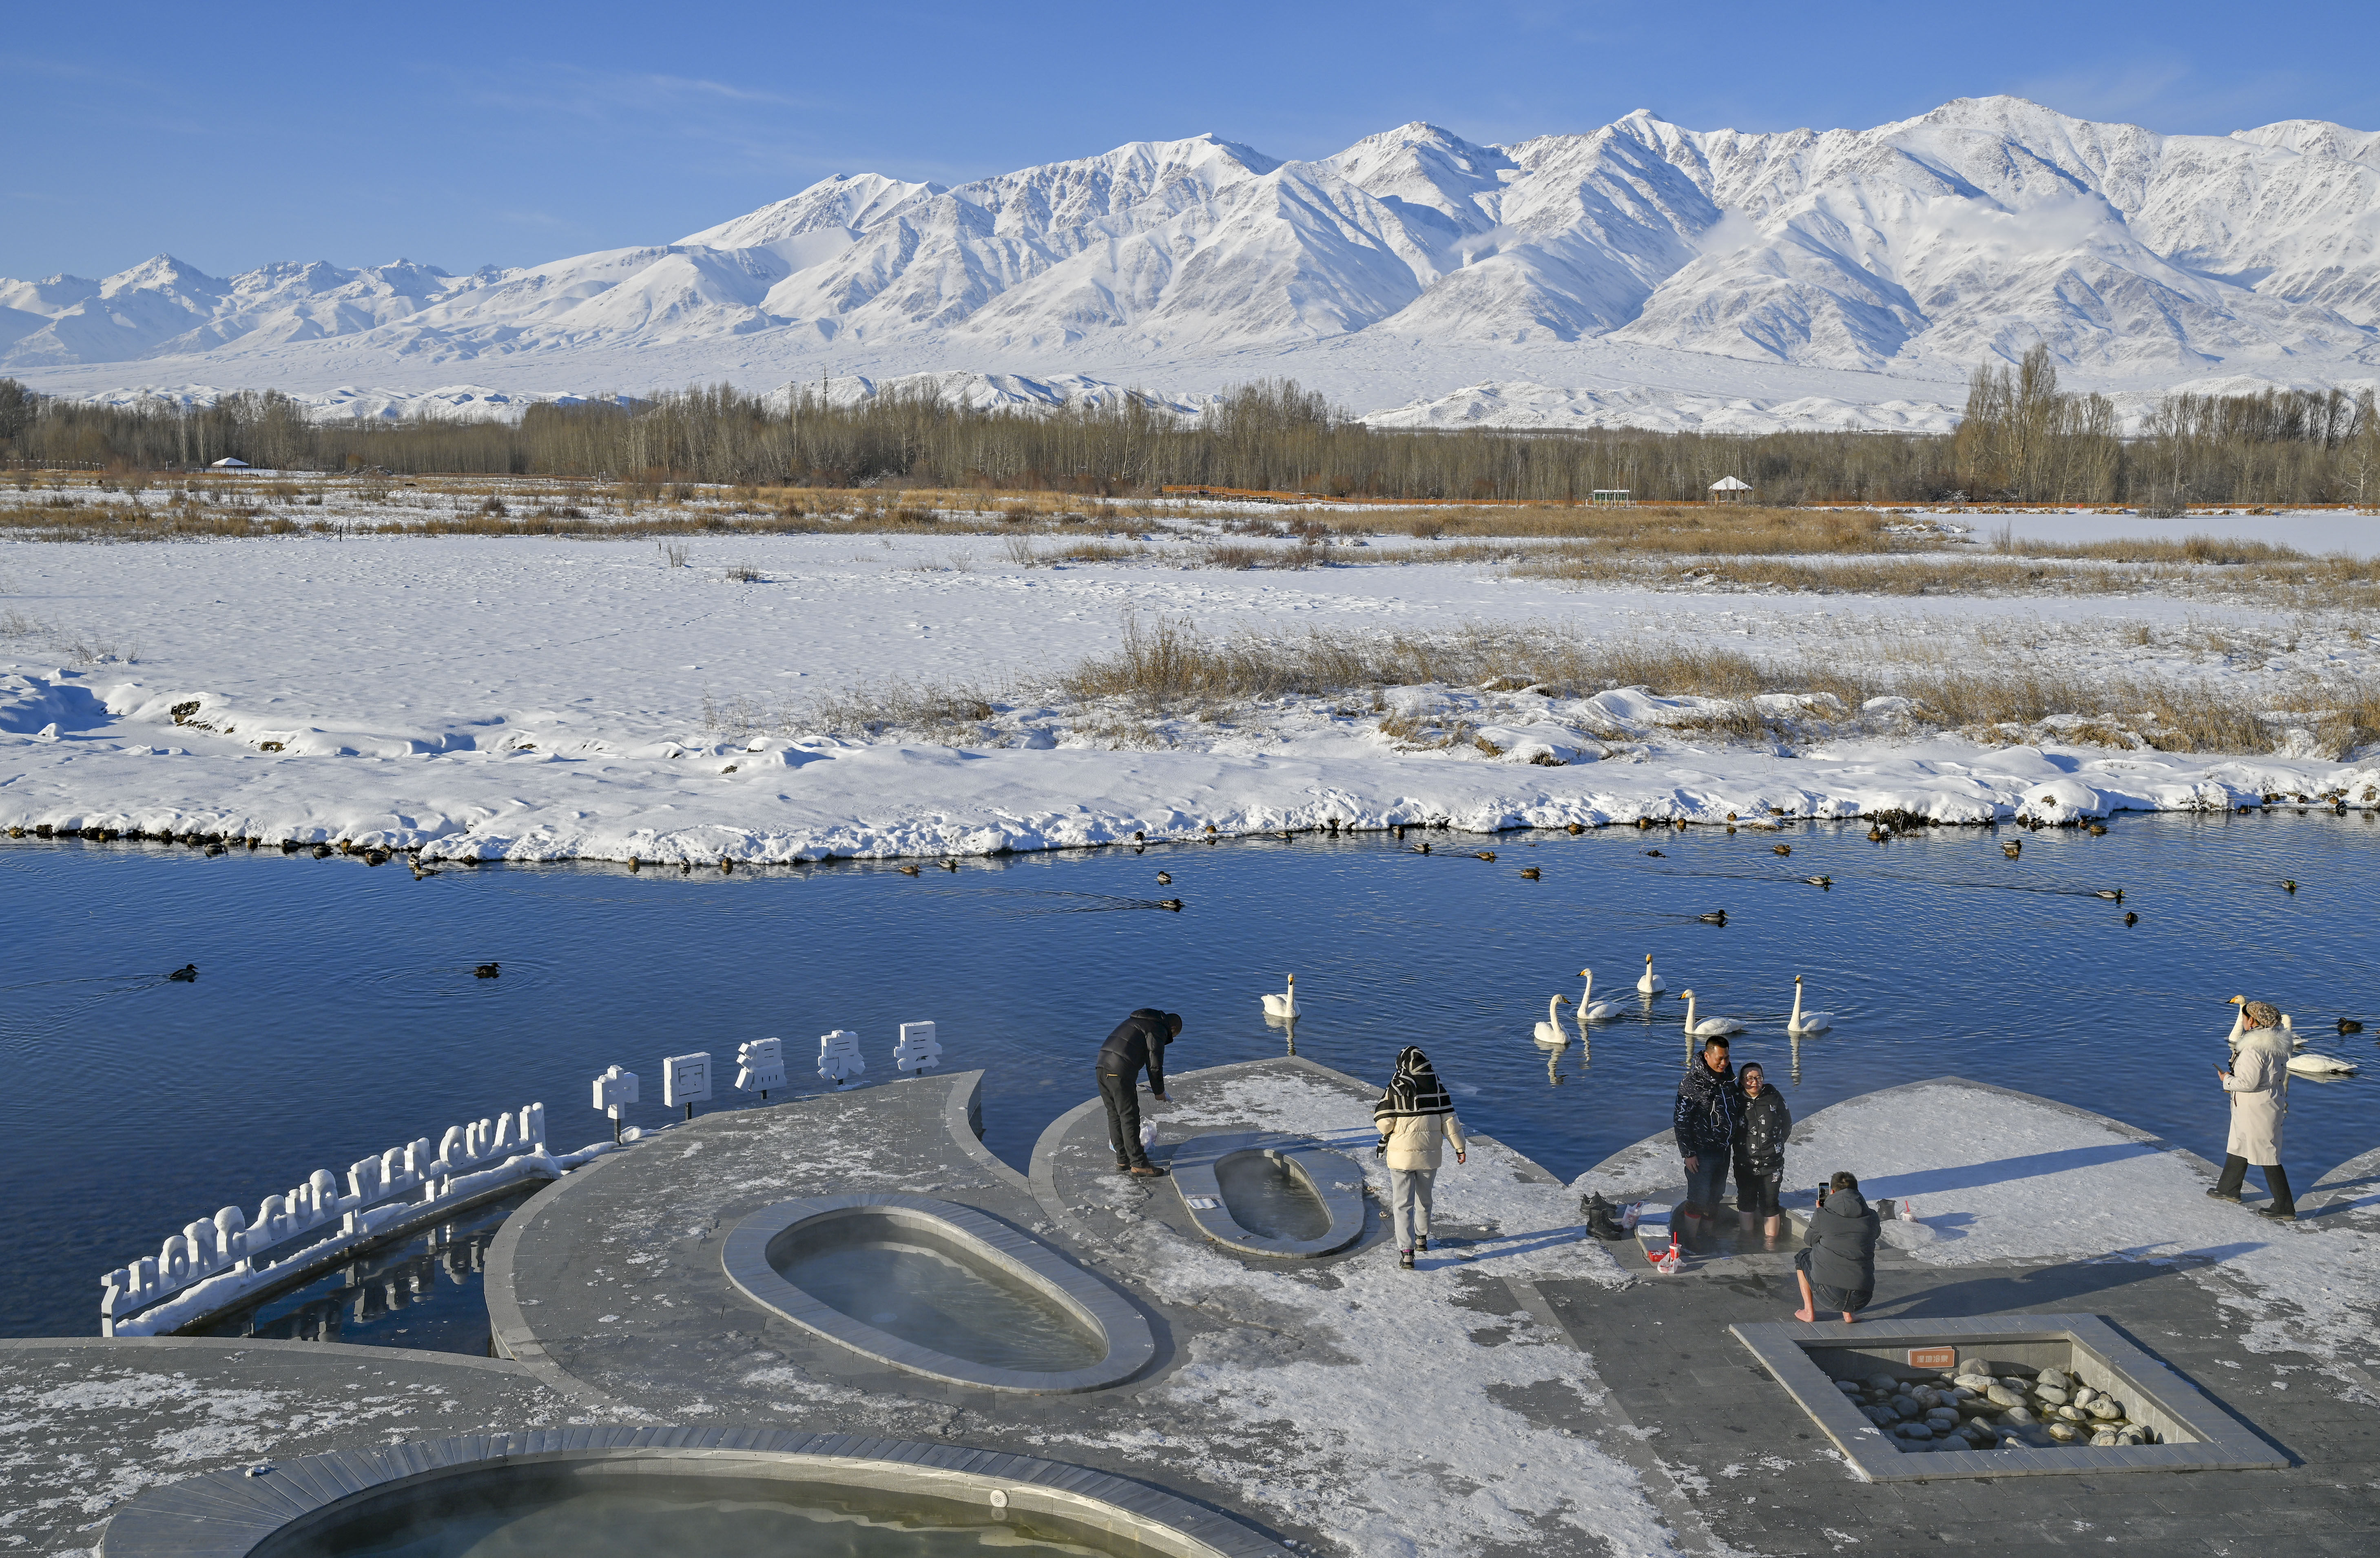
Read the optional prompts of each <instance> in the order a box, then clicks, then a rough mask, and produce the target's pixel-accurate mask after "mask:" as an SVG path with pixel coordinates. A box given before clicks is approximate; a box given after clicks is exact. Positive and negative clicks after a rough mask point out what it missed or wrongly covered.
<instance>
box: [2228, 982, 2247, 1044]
mask: <svg viewBox="0 0 2380 1558" xmlns="http://www.w3.org/2000/svg"><path fill="white" fill-rule="evenodd" d="M2229 1004H2231V1005H2233V1006H2236V1007H2238V1008H2239V1010H2237V1011H2235V1012H2233V1013H2232V1014H2231V1031H2230V1032H2228V1033H2227V1034H2225V1035H2224V1036H2223V1041H2224V1042H2225V1043H2227V1044H2228V1045H2230V1046H2231V1053H2233V1054H2235V1055H2236V1054H2238V1053H2240V1040H2242V1039H2245V1038H2246V1037H2247V1036H2248V998H2247V997H2246V996H2244V995H2235V996H2233V997H2232V998H2231V1000H2230V1002H2229Z"/></svg>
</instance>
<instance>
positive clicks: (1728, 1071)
mask: <svg viewBox="0 0 2380 1558" xmlns="http://www.w3.org/2000/svg"><path fill="white" fill-rule="evenodd" d="M1738 1098H1739V1095H1738V1093H1737V1092H1736V1088H1735V1067H1734V1066H1732V1065H1729V1064H1728V1063H1727V1041H1726V1040H1724V1039H1706V1040H1705V1041H1703V1053H1702V1058H1701V1059H1700V1060H1697V1061H1695V1062H1694V1063H1693V1064H1691V1065H1688V1066H1687V1067H1686V1074H1685V1076H1684V1077H1682V1078H1680V1080H1679V1082H1678V1106H1677V1108H1676V1110H1675V1111H1673V1112H1672V1114H1671V1115H1670V1126H1671V1127H1672V1128H1673V1129H1674V1130H1675V1131H1676V1133H1677V1138H1678V1156H1679V1157H1681V1158H1682V1159H1684V1160H1685V1164H1686V1199H1685V1200H1684V1202H1683V1203H1682V1204H1681V1205H1680V1206H1679V1208H1678V1212H1679V1216H1680V1219H1681V1223H1682V1221H1683V1220H1684V1219H1686V1218H1709V1217H1717V1216H1718V1212H1719V1198H1720V1197H1721V1196H1723V1195H1725V1194H1726V1192H1727V1170H1728V1160H1729V1156H1730V1153H1731V1152H1733V1150H1734V1148H1735V1117H1736V1105H1737V1102H1738ZM1681 1231H1683V1230H1682V1228H1681Z"/></svg>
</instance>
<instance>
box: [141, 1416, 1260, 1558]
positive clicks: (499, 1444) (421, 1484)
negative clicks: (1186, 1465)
mask: <svg viewBox="0 0 2380 1558" xmlns="http://www.w3.org/2000/svg"><path fill="white" fill-rule="evenodd" d="M99 1551H100V1552H101V1554H102V1555H103V1558H556V1555H567V1558H647V1555H650V1554H652V1553H662V1552H698V1553H700V1554H702V1555H703V1558H961V1555H963V1554H981V1553H985V1552H993V1551H997V1552H1003V1553H1005V1552H1017V1553H1025V1554H1036V1553H1046V1554H1066V1555H1068V1558H1284V1555H1283V1553H1282V1550H1281V1548H1280V1547H1279V1546H1278V1545H1276V1544H1275V1543H1273V1542H1271V1541H1269V1540H1266V1539H1265V1538H1264V1537H1263V1536H1261V1535H1259V1534H1258V1533H1257V1532H1256V1531H1254V1530H1252V1529H1250V1528H1247V1527H1245V1526H1243V1525H1241V1524H1240V1523H1239V1522H1237V1521H1235V1520H1233V1519H1231V1518H1230V1517H1228V1516H1226V1515H1219V1514H1217V1513H1216V1512H1214V1511H1212V1510H1209V1509H1206V1508H1202V1507H1200V1506H1196V1505H1193V1504H1189V1503H1184V1501H1182V1500H1180V1499H1177V1498H1175V1497H1173V1496H1172V1494H1170V1493H1166V1492H1164V1491H1161V1490H1159V1489H1156V1488H1152V1487H1150V1486H1148V1485H1147V1484H1146V1483H1141V1482H1128V1481H1125V1480H1123V1479H1120V1478H1114V1477H1109V1476H1106V1475H1104V1474H1101V1473H1099V1472H1094V1471H1091V1470H1088V1469H1087V1468H1086V1467H1076V1466H1068V1465H1064V1464H1062V1463H1059V1462H1053V1461H1042V1460H1035V1459H1032V1458H1029V1457H1026V1456H1022V1455H999V1454H993V1453H990V1452H985V1451H978V1450H968V1449H965V1447H962V1446H957V1445H952V1444H947V1443H945V1444H938V1445H928V1444H908V1443H901V1442H893V1441H888V1440H880V1439H856V1438H851V1437H846V1436H843V1435H835V1434H815V1433H801V1432H796V1431H793V1430H772V1429H715V1428H714V1429H687V1428H643V1429H626V1428H577V1429H566V1430H565V1429H557V1430H535V1431H530V1432H524V1433H497V1434H475V1435H471V1436H469V1437H467V1438H458V1439H443V1440H433V1441H431V1442H426V1443H412V1444H402V1445H392V1446H386V1447H383V1448H380V1449H374V1450H353V1451H338V1452H334V1453H332V1454H328V1455H309V1456H305V1457H303V1458H300V1459H297V1460H291V1461H285V1462H282V1463H279V1464H274V1465H271V1466H269V1467H264V1468H262V1469H261V1472H259V1473H257V1474H255V1475H249V1474H246V1473H243V1472H238V1471H229V1472H216V1473H212V1474H209V1475H206V1476H201V1477H196V1478H192V1479H188V1480H187V1481H183V1482H177V1483H173V1484H171V1485H168V1486H165V1487H159V1488H152V1489H149V1490H147V1491H144V1492H142V1493H140V1495H139V1496H137V1497H136V1498H134V1499H132V1500H131V1501H130V1502H128V1503H126V1504H124V1505H122V1506H120V1507H119V1508H117V1509H116V1510H115V1512H114V1517H113V1518H112V1519H111V1520H110V1522H109V1523H108V1527H107V1529H106V1531H105V1534H104V1535H103V1537H102V1538H101V1540H100V1546H99Z"/></svg>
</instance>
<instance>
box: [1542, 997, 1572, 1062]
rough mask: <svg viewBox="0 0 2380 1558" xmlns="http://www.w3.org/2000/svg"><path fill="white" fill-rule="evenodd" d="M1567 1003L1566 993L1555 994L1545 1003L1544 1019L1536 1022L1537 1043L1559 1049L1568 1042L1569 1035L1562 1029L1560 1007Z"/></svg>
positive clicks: (1568, 999)
mask: <svg viewBox="0 0 2380 1558" xmlns="http://www.w3.org/2000/svg"><path fill="white" fill-rule="evenodd" d="M1569 1004H1570V997H1569V996H1567V995H1557V996H1555V997H1554V998H1553V999H1552V1000H1550V1001H1548V1002H1547V1003H1546V1020H1545V1021H1543V1022H1541V1023H1539V1024H1537V1042H1538V1043H1540V1044H1549V1045H1551V1046H1553V1047H1554V1048H1555V1049H1560V1048H1561V1046H1563V1045H1564V1044H1567V1043H1569V1042H1570V1035H1569V1034H1567V1033H1564V1032H1563V1031H1562V1025H1561V1009H1562V1008H1563V1007H1564V1006H1567V1005H1569Z"/></svg>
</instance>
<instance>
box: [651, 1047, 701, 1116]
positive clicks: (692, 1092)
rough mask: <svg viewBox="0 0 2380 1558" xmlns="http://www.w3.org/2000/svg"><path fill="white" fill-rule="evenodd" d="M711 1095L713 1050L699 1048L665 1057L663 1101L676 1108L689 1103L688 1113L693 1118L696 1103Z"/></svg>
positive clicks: (664, 1103)
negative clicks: (697, 1050)
mask: <svg viewBox="0 0 2380 1558" xmlns="http://www.w3.org/2000/svg"><path fill="white" fill-rule="evenodd" d="M705 1102H710V1051H709V1050H703V1051H699V1052H698V1053H694V1054H690V1055H667V1056H664V1057H663V1058H662V1104H663V1105H664V1106H665V1107H668V1108H672V1109H674V1108H676V1107H677V1106H678V1105H679V1104H681V1103H683V1104H685V1105H686V1118H687V1119H689V1120H691V1119H693V1118H694V1106H695V1105H696V1104H698V1103H705Z"/></svg>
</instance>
